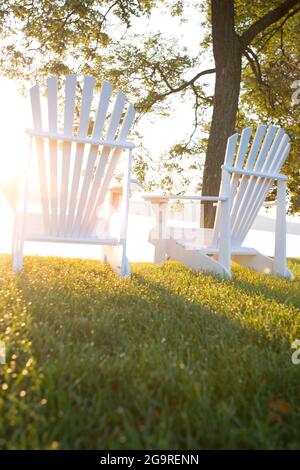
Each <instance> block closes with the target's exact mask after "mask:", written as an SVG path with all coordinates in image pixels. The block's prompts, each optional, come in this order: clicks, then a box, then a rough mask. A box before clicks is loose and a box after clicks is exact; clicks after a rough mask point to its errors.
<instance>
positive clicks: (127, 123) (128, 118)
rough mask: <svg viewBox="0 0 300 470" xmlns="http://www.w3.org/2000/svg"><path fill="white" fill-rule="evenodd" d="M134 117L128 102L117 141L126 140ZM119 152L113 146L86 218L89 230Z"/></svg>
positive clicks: (112, 173) (101, 201) (132, 108)
mask: <svg viewBox="0 0 300 470" xmlns="http://www.w3.org/2000/svg"><path fill="white" fill-rule="evenodd" d="M134 117H135V109H134V107H133V105H131V104H130V105H129V107H128V109H127V112H126V114H125V117H124V120H123V123H122V126H121V130H120V133H119V136H118V138H117V142H120V143H121V142H125V141H126V139H127V136H128V133H129V130H130V128H131V126H132V124H133V121H134ZM104 148H105V147H104ZM121 152H122V150H121V149H120V148H115V149H114V150H113V152H112V155H110V161H109V163H108V164H107V168H106V172H105V176H104V178H103V181H102V184H101V188H100V191H99V193H98V196H97V200H96V202H95V204H94V208H93V211H92V213H91V215H90V218H89V220H88V223H87V227H88V229H90V230H92V229H93V227H94V224H95V222H96V218H97V211H98V209H99V207H100V206H101V205H102V204H103V202H104V198H105V195H106V193H107V191H108V188H109V185H110V182H111V180H112V177H113V175H114V172H115V169H116V166H117V163H118V161H119V159H120V156H121ZM102 156H103V155H102ZM102 156H101V157H102Z"/></svg>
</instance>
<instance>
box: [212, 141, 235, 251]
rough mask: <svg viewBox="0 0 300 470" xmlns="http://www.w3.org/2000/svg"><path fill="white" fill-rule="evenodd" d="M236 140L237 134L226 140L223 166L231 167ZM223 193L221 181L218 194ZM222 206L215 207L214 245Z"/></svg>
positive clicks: (217, 238)
mask: <svg viewBox="0 0 300 470" xmlns="http://www.w3.org/2000/svg"><path fill="white" fill-rule="evenodd" d="M237 140H238V134H237V133H236V134H233V135H232V136H230V137H229V138H228V140H227V146H226V152H225V164H226V165H228V166H231V165H232V162H233V160H234V154H235V149H236V145H237ZM223 193H224V189H223V181H222V180H221V185H220V191H219V194H221V195H222V194H223ZM229 195H230V194H229V193H228V195H226V196H227V197H229ZM222 206H223V204H222V203H220V202H219V204H218V205H217V211H216V216H215V225H214V230H215V234H214V243H215V244H218V240H219V236H220V234H219V232H220V224H221V218H222V216H221V210H222Z"/></svg>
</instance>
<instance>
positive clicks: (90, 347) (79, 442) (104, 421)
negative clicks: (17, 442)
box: [18, 261, 298, 449]
mask: <svg viewBox="0 0 300 470" xmlns="http://www.w3.org/2000/svg"><path fill="white" fill-rule="evenodd" d="M41 265H43V261H41ZM54 265H55V261H54V262H53V266H54ZM53 266H52V267H49V266H47V269H48V271H51V269H52V271H53V270H54V267H53ZM95 266H96V268H95V270H94V271H95V272H94V273H93V274H95V276H99V279H100V278H101V282H102V281H103V283H102V284H101V285H100V284H99V285H98V281H97V279H93V280H92V281H91V282H90V283H89V282H88V280H86V281H85V278H84V271H83V273H81V274H80V273H77V271H76V268H75V267H74V269H73V268H70V269H69V271H68V272H67V275H68V276H69V277H70V284H68V283H67V282H66V283H65V284H64V282H65V278H66V276H62V273H61V272H60V271H59V269H57V270H56V271H57V276H54V277H53V276H52V278H51V276H49V280H48V279H47V280H45V279H41V280H40V282H39V278H38V276H37V275H36V274H32V273H31V272H30V270H27V273H26V272H25V273H23V274H21V275H20V276H19V277H18V288H19V289H20V291H21V293H22V296H23V299H24V301H25V302H26V303H27V304H28V303H29V302H30V303H31V304H30V307H29V314H30V322H31V333H30V339H31V341H32V351H33V355H34V358H35V361H36V364H37V370H38V371H42V372H43V383H42V390H43V394H44V396H45V397H46V399H47V401H48V410H47V411H45V413H46V415H47V416H48V417H49V421H47V424H46V425H45V426H44V427H43V428H42V429H40V430H37V432H38V434H39V435H40V437H39V439H40V441H39V447H41V448H43V447H47V446H48V445H49V442H51V441H53V440H55V441H58V442H59V443H60V446H61V447H62V448H66V449H69V448H85V449H86V448H88V449H89V448H107V449H113V448H144V449H151V448H159V449H163V448H173V449H177V448H266V447H267V448H272V447H276V446H279V445H282V446H287V445H288V439H289V438H290V437H288V436H287V435H286V433H285V429H284V425H283V423H281V422H279V424H278V425H277V427H276V430H274V427H273V424H272V422H271V421H270V417H269V414H268V402H269V401H270V400H271V399H272V398H274V397H278V396H279V397H285V396H287V395H288V396H289V399H292V398H293V397H292V392H291V391H292V390H295V388H293V387H295V386H296V383H297V382H296V378H295V374H294V371H292V370H291V369H290V370H289V371H288V372H286V375H285V376H284V374H283V372H282V368H283V367H285V368H286V369H288V368H289V367H290V363H289V362H288V361H289V353H290V344H289V342H288V340H287V339H285V338H283V340H282V341H280V342H278V339H277V340H275V339H274V340H273V339H271V338H270V337H269V336H268V335H267V334H266V333H265V332H264V331H259V329H257V328H253V327H252V326H251V325H250V324H249V326H246V325H242V324H241V322H240V321H239V320H238V319H235V318H228V316H225V314H224V312H222V310H220V312H219V314H217V313H216V312H213V311H211V310H210V309H209V308H208V307H207V306H206V305H205V304H202V303H201V301H197V302H195V301H191V300H190V299H189V298H188V296H183V295H178V294H175V293H174V292H171V291H170V289H168V288H166V287H165V286H163V285H161V284H160V283H156V282H152V281H150V280H149V279H147V277H145V276H143V275H142V274H140V273H135V274H134V275H133V279H132V280H131V281H128V280H120V279H117V278H115V276H114V275H113V274H112V273H111V272H109V271H108V270H105V271H102V270H101V268H98V266H99V265H98V264H96V263H95ZM39 269H41V270H43V266H40V267H39ZM183 269H184V268H183ZM33 276H36V279H35V280H34V282H33V279H32V278H33ZM213 281H214V282H215V283H216V285H217V284H219V283H222V282H224V281H221V280H219V279H216V278H215V279H213ZM176 282H177V280H176V272H174V283H176ZM112 285H113V286H114V287H112ZM243 289H245V286H243ZM228 301H230V299H228ZM287 382H288V383H287ZM290 395H291V397H290ZM297 429H298V428H297ZM297 429H296V426H295V424H294V422H293V421H291V423H290V424H289V436H292V438H293V439H295V440H297V432H298V431H297ZM275 431H276V432H275Z"/></svg>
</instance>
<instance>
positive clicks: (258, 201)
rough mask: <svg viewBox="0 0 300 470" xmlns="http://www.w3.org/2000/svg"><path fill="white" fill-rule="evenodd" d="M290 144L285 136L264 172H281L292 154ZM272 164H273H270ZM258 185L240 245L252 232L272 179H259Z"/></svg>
mask: <svg viewBox="0 0 300 470" xmlns="http://www.w3.org/2000/svg"><path fill="white" fill-rule="evenodd" d="M288 142H289V137H288V136H287V134H285V135H284V136H283V138H282V140H281V143H280V145H279V147H278V149H277V152H276V154H275V155H273V158H272V159H271V158H269V161H268V162H266V166H268V168H267V169H266V168H264V172H265V171H267V170H268V169H269V171H270V174H271V175H272V174H274V173H275V174H276V173H278V172H279V171H280V169H281V167H282V165H283V163H284V161H285V160H286V158H287V156H288V154H289V152H290V144H289V143H288ZM270 162H271V163H270ZM256 185H257V187H258V189H257V191H255V193H254V196H253V198H252V204H251V207H250V208H249V211H248V212H247V218H246V219H245V224H244V227H242V230H241V232H240V234H239V238H238V244H240V245H241V244H242V242H243V240H244V239H245V237H246V235H247V233H248V231H249V230H250V228H251V226H252V224H253V222H254V219H255V217H256V216H257V214H258V211H259V209H260V208H261V206H262V205H263V203H264V201H265V198H266V196H267V194H268V192H269V190H270V188H271V186H272V178H267V177H265V178H258V179H257V182H256Z"/></svg>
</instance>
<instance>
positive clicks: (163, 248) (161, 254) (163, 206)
mask: <svg viewBox="0 0 300 470" xmlns="http://www.w3.org/2000/svg"><path fill="white" fill-rule="evenodd" d="M167 202H168V201H167V200H158V201H157V200H152V207H153V212H154V214H155V218H156V226H155V227H154V228H153V230H152V231H151V233H150V237H149V241H150V243H152V244H153V245H154V248H155V252H154V262H155V263H164V262H165V261H166V258H167V255H168V250H167V243H168V233H167V215H168V204H167Z"/></svg>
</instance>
